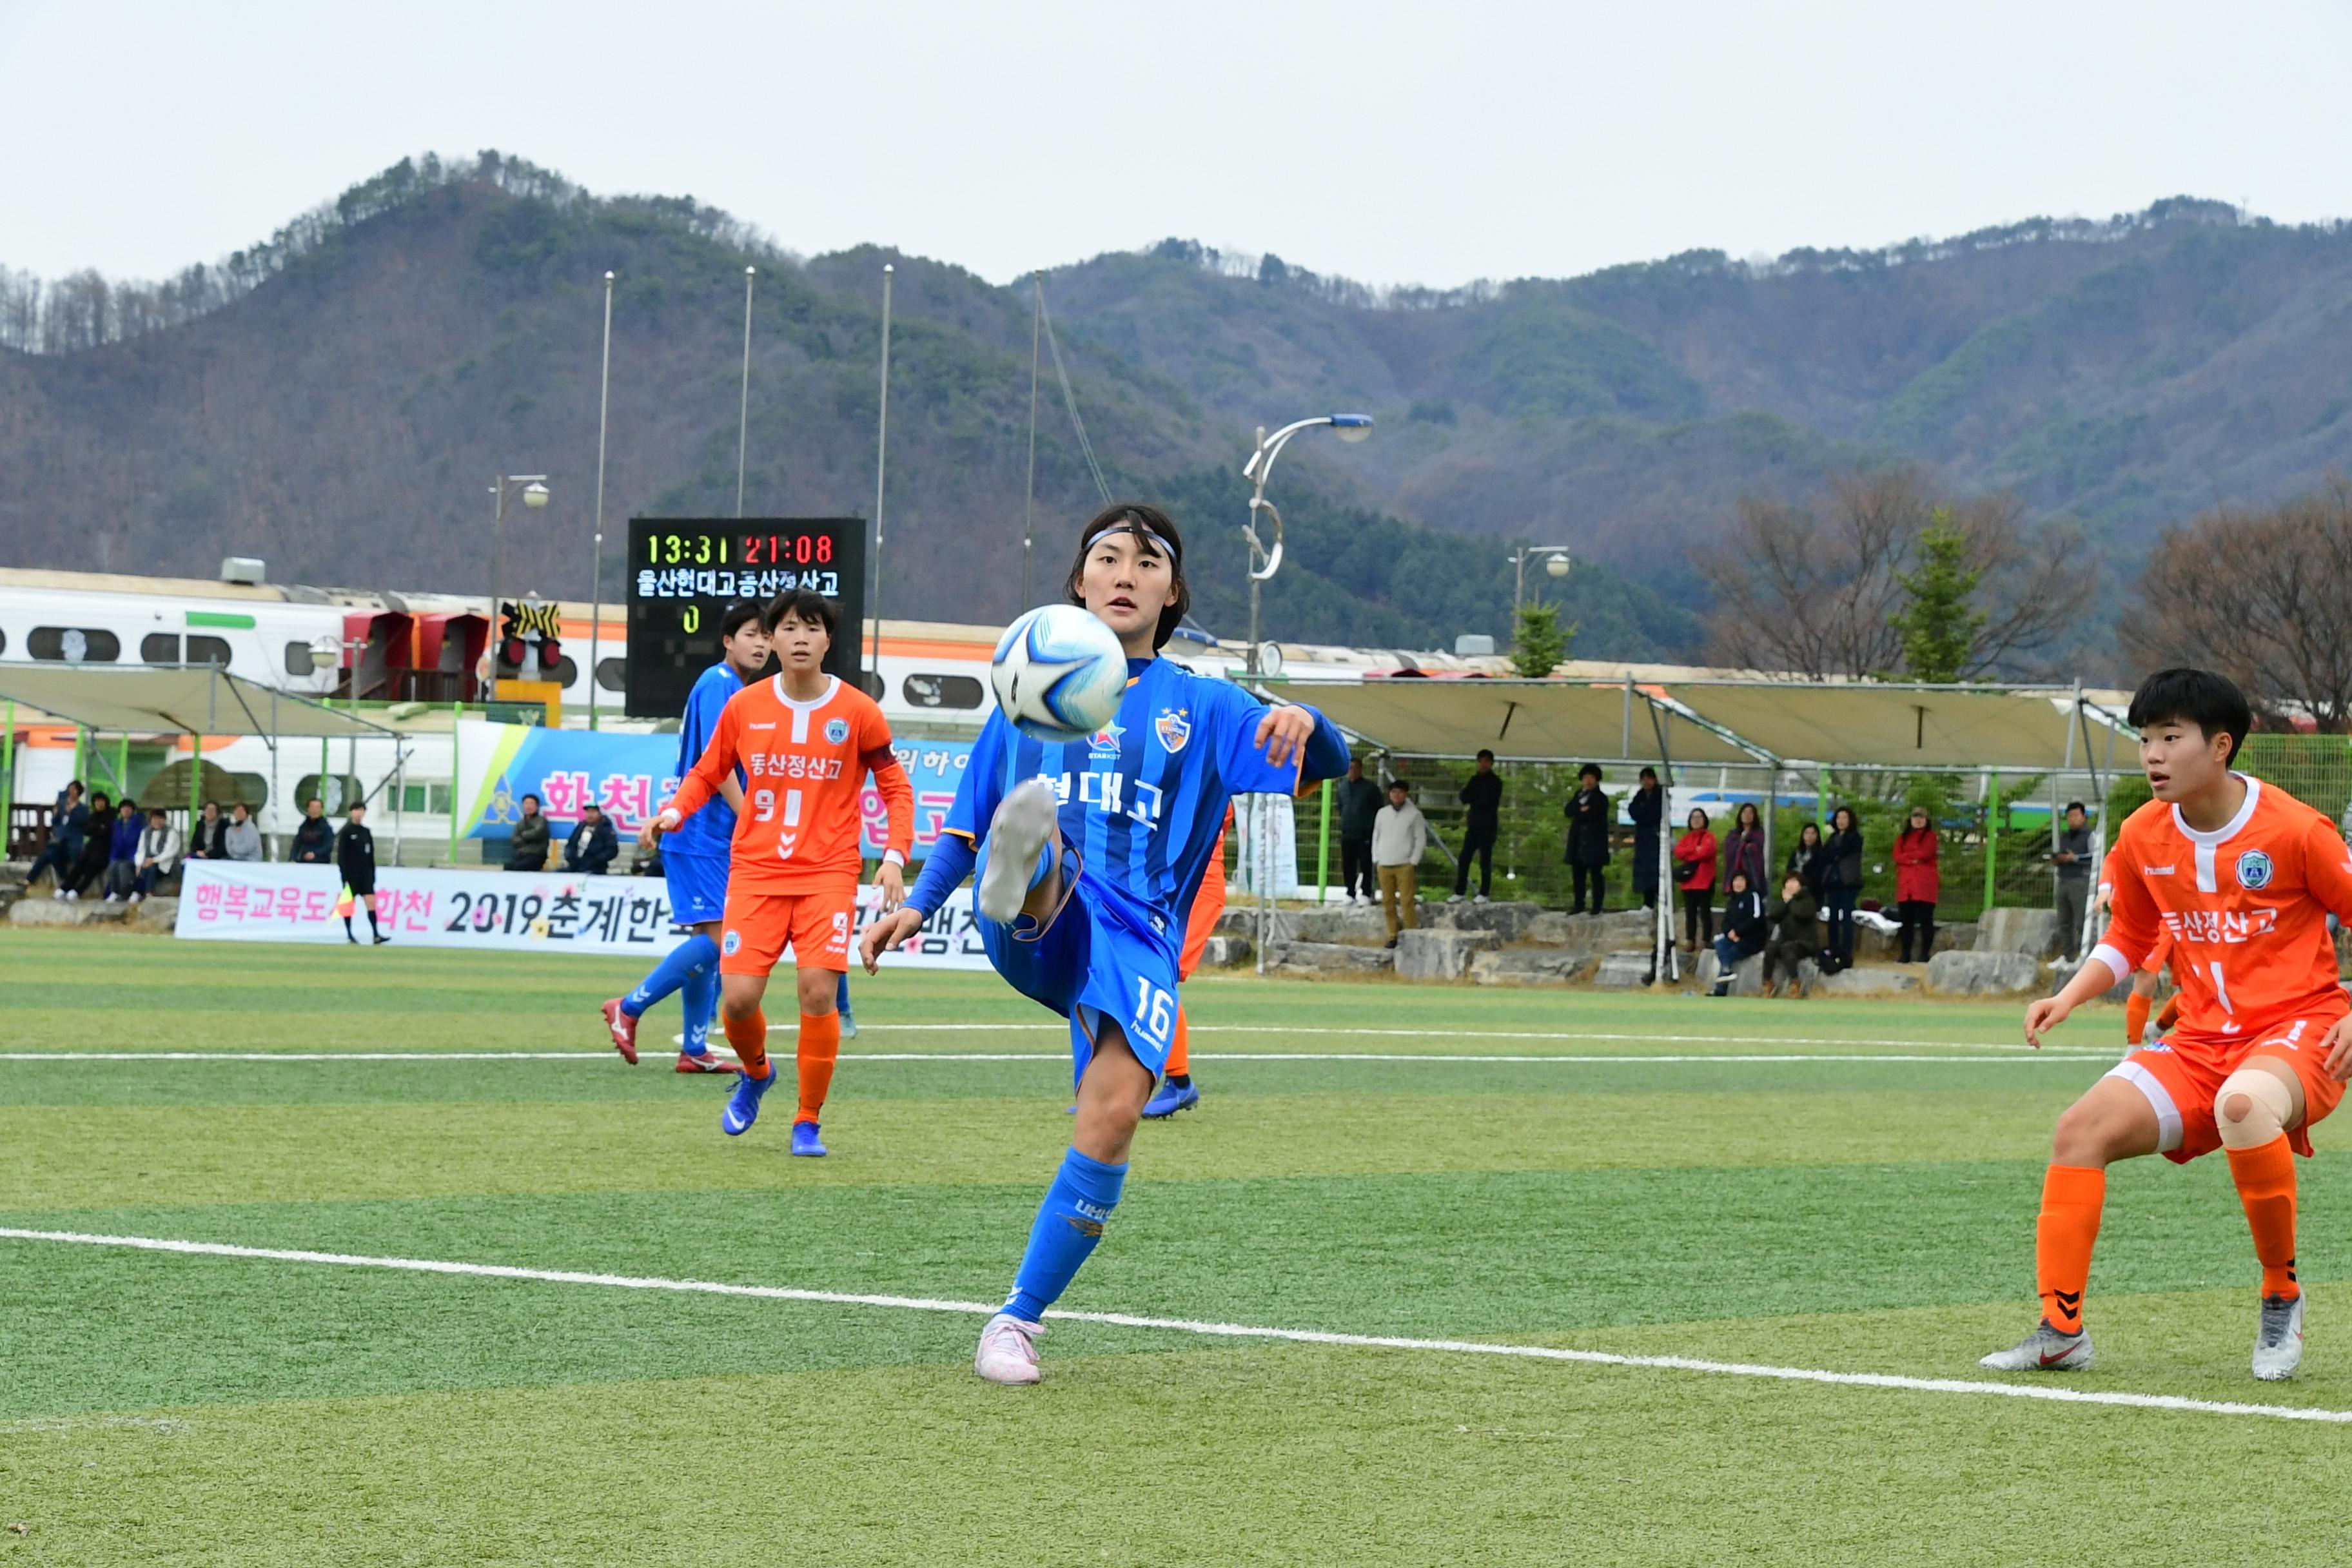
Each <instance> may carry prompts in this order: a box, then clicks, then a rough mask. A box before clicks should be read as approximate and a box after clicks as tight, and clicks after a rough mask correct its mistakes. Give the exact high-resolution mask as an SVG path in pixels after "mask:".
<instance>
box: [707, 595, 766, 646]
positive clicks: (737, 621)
mask: <svg viewBox="0 0 2352 1568" xmlns="http://www.w3.org/2000/svg"><path fill="white" fill-rule="evenodd" d="M765 614H766V612H765V611H764V610H763V609H762V608H761V605H760V602H759V601H758V600H757V599H738V600H737V601H736V602H735V603H733V604H731V605H728V606H727V608H726V609H724V610H722V611H720V612H719V641H720V642H725V641H726V640H727V639H728V638H729V637H733V636H734V635H735V634H736V633H737V632H740V631H741V630H742V629H743V623H744V622H746V621H759V622H760V629H761V631H766V630H767V629H768V626H767V622H766V621H765V620H764V619H763V618H762V617H763V616H764V615H765Z"/></svg>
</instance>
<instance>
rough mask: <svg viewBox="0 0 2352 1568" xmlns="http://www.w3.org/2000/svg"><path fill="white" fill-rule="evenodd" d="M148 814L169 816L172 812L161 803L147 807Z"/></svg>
mask: <svg viewBox="0 0 2352 1568" xmlns="http://www.w3.org/2000/svg"><path fill="white" fill-rule="evenodd" d="M147 815H148V816H170V815H171V814H170V813H168V812H166V811H165V810H164V809H163V807H162V806H160V805H151V806H149V807H148V808H147Z"/></svg>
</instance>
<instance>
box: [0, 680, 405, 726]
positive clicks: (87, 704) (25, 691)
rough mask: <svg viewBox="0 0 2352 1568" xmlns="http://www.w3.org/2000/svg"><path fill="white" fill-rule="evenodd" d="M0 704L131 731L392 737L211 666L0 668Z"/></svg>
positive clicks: (355, 719) (334, 710) (352, 717)
mask: <svg viewBox="0 0 2352 1568" xmlns="http://www.w3.org/2000/svg"><path fill="white" fill-rule="evenodd" d="M0 699H5V700H9V701H14V702H17V703H21V704H24V705H25V706H26V707H30V708H35V709H38V710H40V711H42V712H44V713H47V714H50V715H52V716H53V717H55V718H57V719H59V720H62V721H65V722H67V723H69V724H82V725H86V726H88V727H89V728H90V729H93V730H107V731H130V732H132V733H152V732H156V731H180V732H181V733H183V734H189V735H207V736H228V735H278V736H285V735H306V736H308V735H330V736H339V737H340V736H346V735H356V736H361V737H368V736H378V735H383V734H387V733H389V732H390V731H387V730H386V729H385V728H384V727H383V725H381V724H374V723H371V722H369V721H367V720H365V719H362V718H361V717H359V716H358V715H357V714H354V713H350V712H346V711H344V710H342V709H340V708H330V707H326V706H324V705H322V704H320V703H317V702H313V701H311V700H309V699H308V698H303V697H295V696H291V695H289V694H288V693H286V692H282V691H274V690H272V689H269V688H268V687H267V686H257V685H256V684H255V683H254V682H252V681H250V680H247V679H242V678H241V677H238V676H234V675H231V674H229V673H228V672H227V671H226V670H223V669H215V668H211V667H209V666H205V667H203V668H194V669H152V668H151V669H92V668H89V667H87V666H76V665H69V664H14V663H10V664H0ZM18 717H19V719H20V720H21V719H22V717H23V715H22V714H21V713H20V714H19V715H18Z"/></svg>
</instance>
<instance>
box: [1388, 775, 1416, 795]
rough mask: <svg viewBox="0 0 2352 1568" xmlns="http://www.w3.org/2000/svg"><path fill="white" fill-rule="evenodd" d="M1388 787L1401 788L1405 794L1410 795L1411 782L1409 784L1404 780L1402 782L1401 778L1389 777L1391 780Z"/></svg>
mask: <svg viewBox="0 0 2352 1568" xmlns="http://www.w3.org/2000/svg"><path fill="white" fill-rule="evenodd" d="M1389 788H1391V789H1401V790H1402V791H1404V793H1405V794H1407V795H1411V794H1412V785H1411V784H1407V783H1405V782H1404V780H1402V779H1391V780H1389Z"/></svg>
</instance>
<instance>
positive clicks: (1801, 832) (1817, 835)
mask: <svg viewBox="0 0 2352 1568" xmlns="http://www.w3.org/2000/svg"><path fill="white" fill-rule="evenodd" d="M1808 833H1810V834H1811V835H1812V836H1813V846H1814V847H1816V848H1819V847H1821V842H1822V825H1821V824H1820V823H1818V822H1808V823H1806V824H1805V825H1804V826H1802V827H1800V828H1798V829H1797V846H1798V847H1799V848H1802V847H1804V843H1805V835H1806V834H1808Z"/></svg>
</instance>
